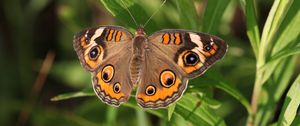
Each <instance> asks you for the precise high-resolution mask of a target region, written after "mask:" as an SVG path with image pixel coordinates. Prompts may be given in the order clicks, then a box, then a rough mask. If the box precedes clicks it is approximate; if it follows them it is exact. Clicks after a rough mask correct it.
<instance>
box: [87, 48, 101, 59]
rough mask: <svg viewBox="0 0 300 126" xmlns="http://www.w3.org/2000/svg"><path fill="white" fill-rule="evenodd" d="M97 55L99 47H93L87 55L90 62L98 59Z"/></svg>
mask: <svg viewBox="0 0 300 126" xmlns="http://www.w3.org/2000/svg"><path fill="white" fill-rule="evenodd" d="M99 54H100V49H99V47H98V46H94V47H93V48H92V49H91V51H90V53H89V56H90V59H91V60H96V59H97V58H98V56H99Z"/></svg>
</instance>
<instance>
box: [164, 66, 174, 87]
mask: <svg viewBox="0 0 300 126" xmlns="http://www.w3.org/2000/svg"><path fill="white" fill-rule="evenodd" d="M175 80H176V76H175V74H174V72H173V71H171V70H164V71H163V72H161V74H160V84H161V85H162V86H163V87H166V88H169V87H171V86H172V85H174V84H175Z"/></svg>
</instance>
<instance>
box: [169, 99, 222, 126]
mask: <svg viewBox="0 0 300 126" xmlns="http://www.w3.org/2000/svg"><path fill="white" fill-rule="evenodd" d="M175 113H176V114H178V115H180V116H182V117H183V118H184V119H185V120H187V121H190V122H191V123H193V124H194V125H197V126H198V125H206V126H207V125H221V126H222V125H223V126H224V125H225V122H224V120H223V119H222V118H221V117H219V116H218V115H216V114H215V112H214V111H213V110H212V109H210V108H209V107H208V105H207V104H205V103H203V102H202V101H200V100H199V99H198V98H197V97H196V96H193V95H191V94H185V95H184V96H183V97H182V98H181V99H180V100H179V101H178V102H177V105H176V108H175Z"/></svg>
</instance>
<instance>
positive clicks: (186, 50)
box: [149, 30, 228, 78]
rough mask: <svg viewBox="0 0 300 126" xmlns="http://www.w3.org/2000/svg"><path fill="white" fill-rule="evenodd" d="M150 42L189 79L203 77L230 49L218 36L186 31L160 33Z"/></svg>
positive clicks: (153, 36)
mask: <svg viewBox="0 0 300 126" xmlns="http://www.w3.org/2000/svg"><path fill="white" fill-rule="evenodd" d="M168 36H170V37H168ZM149 42H151V43H153V44H155V45H156V46H157V47H158V48H159V50H161V51H162V53H164V54H166V55H167V56H168V60H172V61H173V63H175V64H176V65H177V66H179V67H180V68H181V69H182V70H183V71H184V73H185V74H186V76H187V77H188V78H194V77H197V76H200V75H202V74H203V73H204V72H205V71H206V70H207V69H208V68H209V67H210V66H211V65H213V64H214V63H215V62H216V61H217V60H219V59H221V58H222V57H223V56H224V55H225V53H226V51H227V47H228V45H227V44H226V43H225V41H224V40H222V39H220V38H218V37H216V36H212V35H208V34H205V33H199V32H191V31H185V30H163V31H159V32H156V33H154V34H153V35H151V36H150V37H149Z"/></svg>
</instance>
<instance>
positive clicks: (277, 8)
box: [257, 0, 293, 68]
mask: <svg viewBox="0 0 300 126" xmlns="http://www.w3.org/2000/svg"><path fill="white" fill-rule="evenodd" d="M292 3H293V0H275V1H274V3H273V5H272V8H271V11H270V13H269V15H268V18H267V21H266V23H265V25H264V28H263V32H262V37H261V41H260V45H259V55H258V62H257V66H258V68H260V67H261V66H263V65H264V63H265V60H266V58H267V51H268V49H269V47H271V46H272V45H270V44H271V42H272V41H273V38H274V36H275V35H276V33H277V30H278V28H279V26H280V24H281V22H282V20H283V19H284V18H285V16H286V13H287V12H288V10H289V7H290V5H291V4H292Z"/></svg>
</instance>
